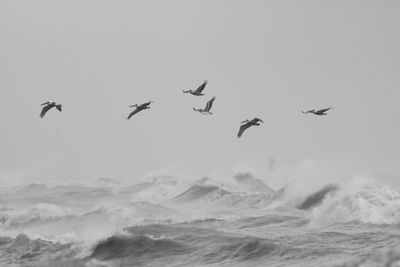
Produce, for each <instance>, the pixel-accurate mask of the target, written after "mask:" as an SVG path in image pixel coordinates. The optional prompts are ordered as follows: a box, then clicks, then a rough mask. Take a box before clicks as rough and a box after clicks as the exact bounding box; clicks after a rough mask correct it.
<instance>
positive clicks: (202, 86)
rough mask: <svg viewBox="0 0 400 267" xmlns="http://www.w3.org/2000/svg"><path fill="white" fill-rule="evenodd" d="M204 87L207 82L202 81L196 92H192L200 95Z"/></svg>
mask: <svg viewBox="0 0 400 267" xmlns="http://www.w3.org/2000/svg"><path fill="white" fill-rule="evenodd" d="M206 85H207V81H204V82H203V84H202V85H200V86H199V88H197V89H196V91H194V92H195V93H201V92H202V91H203V90H204V88H205V87H206Z"/></svg>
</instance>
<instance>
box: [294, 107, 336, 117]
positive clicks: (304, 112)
mask: <svg viewBox="0 0 400 267" xmlns="http://www.w3.org/2000/svg"><path fill="white" fill-rule="evenodd" d="M330 109H333V108H332V107H329V108H324V109H320V110H315V109H311V110H307V111H303V110H302V111H301V112H303V114H307V113H312V114H315V115H319V116H322V115H328V114H326V112H327V111H328V110H330Z"/></svg>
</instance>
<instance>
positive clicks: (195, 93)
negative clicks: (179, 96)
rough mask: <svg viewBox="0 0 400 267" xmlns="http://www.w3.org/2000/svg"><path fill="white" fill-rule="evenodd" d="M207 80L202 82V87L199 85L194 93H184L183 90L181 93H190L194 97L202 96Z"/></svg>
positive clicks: (191, 91) (190, 91) (189, 91)
mask: <svg viewBox="0 0 400 267" xmlns="http://www.w3.org/2000/svg"><path fill="white" fill-rule="evenodd" d="M207 82H208V81H207V80H205V81H204V82H203V84H202V85H200V86H199V87H198V88H197V89H196V90H195V91H193V90H188V91H185V90H183V92H184V93H185V94H186V93H191V94H192V95H195V96H202V95H204V94H203V93H202V91H203V90H204V88H205V87H206V85H207Z"/></svg>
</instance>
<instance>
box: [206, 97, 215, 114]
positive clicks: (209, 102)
mask: <svg viewBox="0 0 400 267" xmlns="http://www.w3.org/2000/svg"><path fill="white" fill-rule="evenodd" d="M214 100H215V96H214V97H213V98H211V99H210V100H209V101H208V102H207V105H206V111H210V109H211V108H212V105H213V103H214Z"/></svg>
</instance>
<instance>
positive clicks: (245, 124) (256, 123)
mask: <svg viewBox="0 0 400 267" xmlns="http://www.w3.org/2000/svg"><path fill="white" fill-rule="evenodd" d="M260 122H262V123H264V122H263V121H262V120H261V119H259V118H257V117H256V118H254V119H252V120H251V121H250V120H245V121H242V125H241V126H240V129H239V132H238V134H237V137H238V138H240V137H242V134H243V132H244V131H245V130H246V129H248V128H250V127H251V126H260V125H261V123H260Z"/></svg>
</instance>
